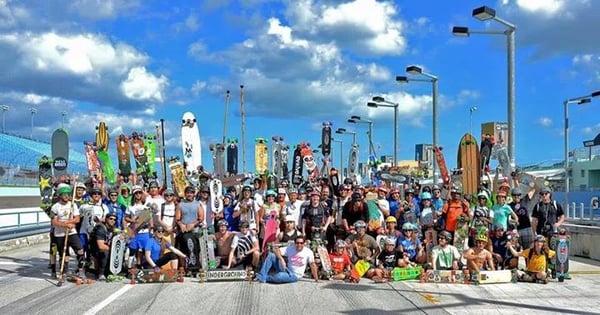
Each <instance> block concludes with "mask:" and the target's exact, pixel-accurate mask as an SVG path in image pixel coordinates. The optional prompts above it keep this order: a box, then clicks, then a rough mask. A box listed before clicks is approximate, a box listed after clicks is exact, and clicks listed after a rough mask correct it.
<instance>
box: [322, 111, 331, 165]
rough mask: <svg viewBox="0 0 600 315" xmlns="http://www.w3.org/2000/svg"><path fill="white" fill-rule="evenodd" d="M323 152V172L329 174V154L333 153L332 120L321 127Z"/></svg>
mask: <svg viewBox="0 0 600 315" xmlns="http://www.w3.org/2000/svg"><path fill="white" fill-rule="evenodd" d="M321 154H323V168H322V169H321V173H323V174H329V162H330V161H329V156H330V155H331V122H329V121H326V122H323V128H322V129H321Z"/></svg>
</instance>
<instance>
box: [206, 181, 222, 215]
mask: <svg viewBox="0 0 600 315" xmlns="http://www.w3.org/2000/svg"><path fill="white" fill-rule="evenodd" d="M208 187H209V189H210V204H211V206H212V207H211V209H212V211H213V212H214V213H221V212H223V185H222V183H221V181H220V180H218V179H216V178H215V179H211V180H210V181H209V183H208Z"/></svg>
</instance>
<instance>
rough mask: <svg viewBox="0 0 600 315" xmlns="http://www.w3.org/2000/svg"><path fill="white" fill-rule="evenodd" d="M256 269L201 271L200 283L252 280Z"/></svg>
mask: <svg viewBox="0 0 600 315" xmlns="http://www.w3.org/2000/svg"><path fill="white" fill-rule="evenodd" d="M253 278H254V271H252V270H208V271H206V272H204V271H202V272H200V276H199V277H198V279H199V282H200V283H204V282H213V281H252V279H253Z"/></svg>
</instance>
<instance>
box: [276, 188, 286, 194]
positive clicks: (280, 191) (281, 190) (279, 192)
mask: <svg viewBox="0 0 600 315" xmlns="http://www.w3.org/2000/svg"><path fill="white" fill-rule="evenodd" d="M277 194H278V195H286V194H287V191H286V190H285V188H277Z"/></svg>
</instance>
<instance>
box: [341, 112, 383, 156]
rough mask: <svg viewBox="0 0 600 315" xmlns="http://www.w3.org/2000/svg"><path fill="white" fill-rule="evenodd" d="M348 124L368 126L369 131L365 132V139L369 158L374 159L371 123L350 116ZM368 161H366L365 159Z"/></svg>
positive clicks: (370, 121)
mask: <svg viewBox="0 0 600 315" xmlns="http://www.w3.org/2000/svg"><path fill="white" fill-rule="evenodd" d="M348 122H349V123H351V124H368V125H369V130H368V131H367V137H368V140H369V158H370V157H371V156H373V157H375V156H376V153H375V147H374V146H373V121H372V120H368V119H362V118H361V117H360V116H351V117H350V119H348ZM367 160H368V159H367Z"/></svg>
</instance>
